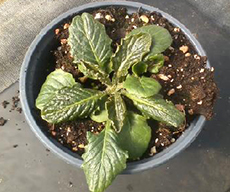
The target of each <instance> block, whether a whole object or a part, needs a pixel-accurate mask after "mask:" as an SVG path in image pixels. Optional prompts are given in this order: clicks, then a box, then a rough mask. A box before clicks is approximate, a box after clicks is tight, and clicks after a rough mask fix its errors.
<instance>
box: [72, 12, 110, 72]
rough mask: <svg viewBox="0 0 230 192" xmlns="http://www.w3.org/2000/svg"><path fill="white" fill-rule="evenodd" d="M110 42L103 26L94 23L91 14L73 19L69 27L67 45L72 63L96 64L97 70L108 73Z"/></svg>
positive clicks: (84, 14) (96, 22)
mask: <svg viewBox="0 0 230 192" xmlns="http://www.w3.org/2000/svg"><path fill="white" fill-rule="evenodd" d="M111 42H112V40H111V39H110V38H109V36H108V35H107V34H106V31H105V27H104V25H102V24H101V23H99V22H98V21H96V20H95V19H94V18H93V16H92V15H91V14H89V13H83V14H82V15H81V16H79V15H78V16H76V17H74V18H73V20H72V23H71V25H70V27H69V38H68V44H69V45H70V53H71V55H72V56H73V58H74V62H76V63H79V62H81V61H84V62H88V63H92V64H97V65H98V67H99V68H101V69H102V70H103V71H105V72H107V73H109V72H110V71H111V68H110V66H109V62H110V58H111V56H112V48H111Z"/></svg>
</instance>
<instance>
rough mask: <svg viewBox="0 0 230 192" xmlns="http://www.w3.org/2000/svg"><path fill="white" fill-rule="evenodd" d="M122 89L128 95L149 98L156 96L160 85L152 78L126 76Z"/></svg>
mask: <svg viewBox="0 0 230 192" xmlns="http://www.w3.org/2000/svg"><path fill="white" fill-rule="evenodd" d="M123 87H124V88H125V89H126V90H127V91H128V92H129V93H130V94H134V95H137V96H139V97H150V96H153V95H155V94H157V93H158V92H159V91H160V89H161V85H160V83H158V81H156V80H155V79H153V78H150V77H145V76H142V77H135V76H130V75H129V76H128V77H127V78H126V80H125V82H124V83H123Z"/></svg>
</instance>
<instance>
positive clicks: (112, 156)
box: [82, 121, 128, 192]
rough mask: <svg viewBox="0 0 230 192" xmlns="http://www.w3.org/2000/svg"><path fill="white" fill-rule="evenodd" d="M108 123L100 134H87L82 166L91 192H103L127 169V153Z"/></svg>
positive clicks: (108, 122)
mask: <svg viewBox="0 0 230 192" xmlns="http://www.w3.org/2000/svg"><path fill="white" fill-rule="evenodd" d="M111 126H112V125H111V122H110V121H107V123H106V127H105V129H104V130H103V131H102V132H101V133H100V134H99V135H94V134H92V133H90V132H88V133H87V139H88V142H89V143H88V145H87V147H86V152H85V153H84V154H83V156H82V158H83V159H84V163H83V165H82V167H83V170H84V172H85V175H86V180H87V183H88V185H89V190H90V191H91V192H103V191H104V190H105V189H106V188H107V187H108V186H109V185H110V184H111V183H112V181H113V180H114V179H115V177H116V176H117V175H118V174H119V173H121V172H122V171H123V170H124V169H125V168H126V159H127V158H128V154H127V152H125V151H123V150H122V149H121V148H120V146H119V145H118V137H117V134H116V133H115V131H114V130H113V129H112V128H111Z"/></svg>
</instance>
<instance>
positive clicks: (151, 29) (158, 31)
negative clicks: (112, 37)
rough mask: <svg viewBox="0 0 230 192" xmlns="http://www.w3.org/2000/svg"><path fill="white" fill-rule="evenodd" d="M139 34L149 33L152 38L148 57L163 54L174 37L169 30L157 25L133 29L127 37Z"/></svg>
mask: <svg viewBox="0 0 230 192" xmlns="http://www.w3.org/2000/svg"><path fill="white" fill-rule="evenodd" d="M139 33H147V34H149V35H151V37H152V46H151V51H150V53H149V54H148V55H155V54H158V53H162V52H163V51H165V50H166V49H167V48H168V47H169V46H170V45H171V44H172V37H171V35H170V33H169V32H168V30H167V29H165V28H163V27H160V26H157V25H147V26H143V27H140V28H137V29H133V30H132V31H131V32H130V33H129V34H128V35H127V36H128V37H129V36H132V35H135V34H139Z"/></svg>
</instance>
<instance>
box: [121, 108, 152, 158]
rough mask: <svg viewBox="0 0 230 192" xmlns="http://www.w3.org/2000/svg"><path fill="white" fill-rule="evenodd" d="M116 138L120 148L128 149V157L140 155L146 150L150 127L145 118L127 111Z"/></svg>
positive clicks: (149, 137)
mask: <svg viewBox="0 0 230 192" xmlns="http://www.w3.org/2000/svg"><path fill="white" fill-rule="evenodd" d="M118 139H119V143H120V146H121V147H122V149H124V150H126V151H128V154H129V158H130V159H137V158H138V157H141V156H142V155H143V153H144V152H145V151H146V150H147V148H148V145H149V142H150V139H151V128H150V127H149V126H148V124H147V122H146V118H145V117H143V116H141V115H138V114H135V113H133V112H128V113H127V115H126V118H125V121H124V126H123V128H122V130H121V132H120V133H119V135H118Z"/></svg>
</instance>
